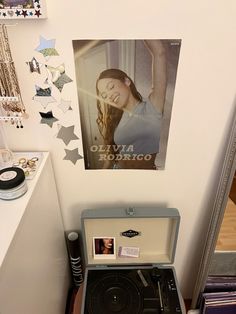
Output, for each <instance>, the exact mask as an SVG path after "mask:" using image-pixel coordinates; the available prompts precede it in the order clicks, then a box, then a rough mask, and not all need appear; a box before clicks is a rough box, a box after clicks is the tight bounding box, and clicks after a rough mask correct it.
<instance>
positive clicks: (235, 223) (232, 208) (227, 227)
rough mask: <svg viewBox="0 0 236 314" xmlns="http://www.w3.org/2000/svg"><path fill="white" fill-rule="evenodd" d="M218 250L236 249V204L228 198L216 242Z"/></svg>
mask: <svg viewBox="0 0 236 314" xmlns="http://www.w3.org/2000/svg"><path fill="white" fill-rule="evenodd" d="M216 250H217V251H236V204H235V203H234V202H233V201H232V199H231V198H229V199H228V202H227V206H226V209H225V214H224V219H223V222H222V225H221V229H220V233H219V237H218V240H217V244H216Z"/></svg>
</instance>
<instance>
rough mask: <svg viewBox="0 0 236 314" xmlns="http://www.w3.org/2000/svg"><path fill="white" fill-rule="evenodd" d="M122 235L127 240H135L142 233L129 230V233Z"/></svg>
mask: <svg viewBox="0 0 236 314" xmlns="http://www.w3.org/2000/svg"><path fill="white" fill-rule="evenodd" d="M120 235H121V236H123V237H127V238H133V237H136V236H140V235H141V232H139V231H135V230H131V229H129V230H127V231H123V232H121V233H120Z"/></svg>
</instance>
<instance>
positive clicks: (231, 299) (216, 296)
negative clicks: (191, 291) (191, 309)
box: [201, 276, 236, 314]
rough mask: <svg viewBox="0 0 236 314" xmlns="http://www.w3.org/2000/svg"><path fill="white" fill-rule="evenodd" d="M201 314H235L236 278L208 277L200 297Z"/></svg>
mask: <svg viewBox="0 0 236 314" xmlns="http://www.w3.org/2000/svg"><path fill="white" fill-rule="evenodd" d="M201 313H202V314H236V277H235V276H209V277H208V279H207V282H206V287H205V290H204V292H203V293H202V296H201Z"/></svg>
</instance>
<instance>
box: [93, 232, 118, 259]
mask: <svg viewBox="0 0 236 314" xmlns="http://www.w3.org/2000/svg"><path fill="white" fill-rule="evenodd" d="M93 256H94V258H95V259H99V258H100V259H114V258H116V249H115V238H114V237H107V236H106V237H94V238H93Z"/></svg>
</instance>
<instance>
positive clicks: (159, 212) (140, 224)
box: [81, 208, 180, 266]
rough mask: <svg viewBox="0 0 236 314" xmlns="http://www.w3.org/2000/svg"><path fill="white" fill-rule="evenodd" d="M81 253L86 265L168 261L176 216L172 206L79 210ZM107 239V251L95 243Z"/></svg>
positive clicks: (171, 259) (176, 226) (173, 243)
mask: <svg viewBox="0 0 236 314" xmlns="http://www.w3.org/2000/svg"><path fill="white" fill-rule="evenodd" d="M81 219H82V231H83V244H84V255H85V262H86V265H87V266H90V265H108V264H111V265H114V264H116V265H118V264H121V265H123V264H124V265H125V264H134V265H135V264H160V265H162V264H172V263H173V262H174V256H175V250H176V244H177V237H178V231H179V223H180V215H179V212H178V210H177V209H175V208H106V209H86V210H84V211H83V212H82V216H81ZM103 239H110V244H109V245H110V246H111V245H112V250H110V252H109V253H108V252H105V253H101V251H98V247H97V246H98V243H100V242H101V241H102V240H103Z"/></svg>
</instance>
